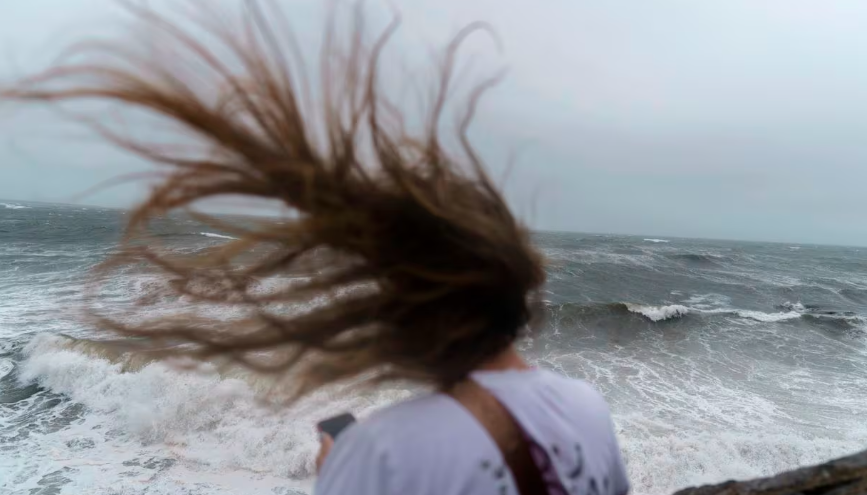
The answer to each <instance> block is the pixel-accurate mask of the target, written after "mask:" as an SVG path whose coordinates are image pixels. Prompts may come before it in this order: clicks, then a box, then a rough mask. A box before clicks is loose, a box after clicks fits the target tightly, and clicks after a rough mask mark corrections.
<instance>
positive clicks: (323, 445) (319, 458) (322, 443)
mask: <svg viewBox="0 0 867 495" xmlns="http://www.w3.org/2000/svg"><path fill="white" fill-rule="evenodd" d="M333 445H334V439H333V438H331V435H329V434H328V433H322V434H320V435H319V454H317V455H316V474H319V471H321V470H322V464H323V463H325V458H326V457H328V453H329V452H331V447H332V446H333Z"/></svg>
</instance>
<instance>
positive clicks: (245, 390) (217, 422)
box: [0, 334, 410, 495]
mask: <svg viewBox="0 0 867 495" xmlns="http://www.w3.org/2000/svg"><path fill="white" fill-rule="evenodd" d="M24 353H25V355H26V356H27V357H26V359H25V360H24V361H23V362H22V364H21V367H20V373H19V380H20V381H22V382H24V383H31V382H36V383H38V384H39V385H40V386H41V387H44V388H46V389H48V390H50V391H52V392H55V393H60V394H63V395H66V396H68V397H69V398H70V399H71V400H72V401H74V402H76V403H80V404H83V405H84V406H85V407H86V408H87V415H86V418H87V420H86V422H85V424H83V425H78V426H75V428H72V429H71V430H70V431H66V430H63V431H62V432H58V433H53V434H52V435H51V436H50V438H49V437H46V438H45V439H44V442H45V444H37V445H34V448H33V451H31V452H27V453H26V454H25V455H24V456H21V457H22V459H23V460H22V461H21V462H23V463H27V464H26V465H22V466H19V468H18V469H17V473H14V474H16V475H17V476H25V477H26V478H27V479H26V480H24V481H21V482H20V483H19V484H16V487H18V486H28V483H31V482H33V476H35V477H36V478H35V479H39V478H38V476H39V472H41V468H40V470H35V467H36V466H39V465H40V464H41V463H46V462H53V469H55V470H56V469H58V466H66V467H69V466H70V465H71V464H70V462H71V461H75V460H76V459H77V460H79V461H80V460H81V459H82V458H83V456H82V454H81V452H76V451H74V449H73V448H72V447H69V446H67V445H66V444H65V443H63V442H64V441H65V440H64V439H67V437H68V438H86V439H89V440H88V442H90V443H92V444H93V446H92V448H90V450H89V451H88V452H87V455H86V458H87V459H88V463H96V464H99V465H100V467H99V468H98V470H97V471H99V473H100V475H99V476H96V475H94V474H93V472H92V471H93V469H91V468H88V469H86V470H81V469H79V467H78V465H77V464H76V469H79V471H81V473H84V472H85V471H87V472H90V474H87V475H85V474H81V476H76V475H74V474H70V473H67V474H64V476H65V477H66V478H70V479H72V480H73V481H72V482H73V484H74V486H75V487H76V490H73V492H76V493H85V492H87V493H102V492H103V491H108V490H109V489H110V488H111V487H114V485H115V483H117V480H119V479H123V476H121V475H120V473H122V472H127V471H130V470H131V469H132V470H133V471H135V470H136V469H139V470H141V472H142V473H143V474H142V476H144V475H145V474H147V472H148V471H147V470H146V469H144V468H130V467H129V465H126V466H125V465H123V463H124V462H127V463H129V462H130V461H131V460H132V459H136V458H138V459H148V458H159V459H169V460H171V462H173V463H174V464H173V465H171V466H168V467H166V468H165V469H164V470H163V471H161V474H160V479H168V480H175V481H176V482H177V483H178V484H172V483H169V484H168V485H166V486H167V490H166V491H165V492H163V491H156V493H171V492H172V490H169V488H172V487H173V488H174V489H175V491H176V490H177V488H178V487H179V486H181V485H180V483H182V482H183V480H184V479H190V478H194V479H196V480H197V482H198V480H200V479H206V478H208V477H211V478H215V479H222V480H224V481H225V480H226V479H234V480H235V482H237V483H235V482H233V483H230V484H229V485H226V486H228V487H229V488H225V489H222V488H219V487H218V486H217V485H215V487H211V488H210V489H209V490H207V491H206V492H207V493H209V494H210V493H214V494H217V493H220V494H222V493H226V494H229V493H237V490H238V489H239V487H241V486H246V484H250V486H253V485H255V484H256V483H257V482H258V481H261V480H262V479H263V478H268V479H271V480H272V481H273V480H276V481H279V482H281V483H282V484H281V485H280V486H296V485H298V483H299V482H303V481H304V480H309V478H310V476H311V475H312V473H313V461H314V455H315V452H316V450H317V448H318V443H317V440H316V436H315V433H314V425H315V422H316V421H317V420H320V419H321V418H323V417H327V416H329V415H331V414H337V413H339V412H343V411H346V410H351V411H353V412H354V413H358V414H359V415H360V416H362V417H363V416H365V415H366V414H368V413H369V411H370V410H372V409H374V408H377V407H381V406H383V405H385V404H388V403H390V402H392V401H394V400H399V399H402V398H405V397H407V396H409V395H410V392H409V391H406V390H400V389H393V390H385V391H381V392H377V393H374V394H369V395H366V396H362V395H358V394H355V395H352V394H350V395H348V396H346V397H344V398H341V399H339V400H338V399H335V398H334V397H332V396H330V395H329V394H326V393H321V394H319V395H317V396H314V397H312V398H310V399H309V400H306V401H305V402H303V403H302V404H299V405H297V406H294V407H292V408H291V409H289V410H285V409H280V410H275V409H274V408H269V407H266V405H265V404H263V403H262V402H261V401H257V400H256V398H257V393H256V392H255V391H254V387H253V384H254V382H250V381H248V380H246V379H244V376H243V375H236V376H234V377H233V376H219V375H218V374H216V372H215V371H214V370H213V368H209V367H205V371H209V372H208V373H191V372H180V371H177V370H175V369H173V368H171V367H170V366H168V365H166V364H163V363H152V364H149V365H147V366H145V367H143V368H141V369H139V370H138V371H135V372H125V371H124V370H123V366H122V364H119V363H112V362H109V361H108V360H105V359H100V358H94V357H92V356H88V355H85V354H82V353H80V352H77V351H74V350H70V349H69V341H68V340H66V339H64V338H62V337H57V336H52V335H47V334H43V335H38V336H36V337H34V338H33V340H32V341H31V342H30V343H29V344H28V345H27V346H26V348H25V350H24ZM119 452H122V453H123V455H119ZM49 454H50V455H49ZM57 459H64V462H61V463H59V464H58V463H57V462H54V461H56V460H57ZM77 462H78V461H75V463H77ZM91 467H92V466H91ZM2 469H3V466H0V474H2ZM28 470H30V471H34V474H33V476H30V477H27V476H26V473H27V472H29V471H28ZM190 470H192V471H195V474H194V475H190V474H189V473H188V472H187V471H190ZM22 473H25V474H22ZM153 474H154V473H153V472H151V475H153ZM257 480H258V481H257ZM293 480H294V481H293ZM299 480H300V481H299ZM131 483H133V485H135V483H134V482H132V481H131ZM306 483H307V485H309V481H307V482H306ZM31 484H32V483H31ZM303 484H304V483H301V485H303ZM133 485H130V486H133ZM301 485H298V486H301ZM274 486H275V485H274V484H273V483H264V484H262V490H261V491H255V490H252V489H251V490H246V489H245V490H242V491H243V492H244V493H257V494H266V493H267V494H269V495H270V494H272V493H279V492H274V491H273V488H274ZM233 490H234V491H233ZM71 493H72V492H71Z"/></svg>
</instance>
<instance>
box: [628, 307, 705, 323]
mask: <svg viewBox="0 0 867 495" xmlns="http://www.w3.org/2000/svg"><path fill="white" fill-rule="evenodd" d="M624 304H625V306H626V309H628V310H629V312H630V313H638V314H640V315H642V316H644V317H646V318H647V319H648V320H650V321H654V322H656V321H662V320H669V319H672V318H680V317H681V316H684V315H687V314H689V308H687V307H686V306H681V305H680V304H672V305H670V306H644V305H641V304H630V303H624Z"/></svg>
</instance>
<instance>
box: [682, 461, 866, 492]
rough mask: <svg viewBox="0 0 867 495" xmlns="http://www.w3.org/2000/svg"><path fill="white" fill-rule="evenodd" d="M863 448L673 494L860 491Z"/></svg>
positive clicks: (862, 488) (863, 482) (863, 476)
mask: <svg viewBox="0 0 867 495" xmlns="http://www.w3.org/2000/svg"><path fill="white" fill-rule="evenodd" d="M864 494H867V450H865V451H864V452H861V453H859V454H854V455H851V456H848V457H842V458H840V459H834V460H833V461H828V462H826V463H823V464H819V465H816V466H809V467H804V468H800V469H795V470H794V471H786V472H784V473H780V474H777V475H775V476H770V477H767V478H759V479H754V480H748V481H726V482H724V483H720V484H718V485H706V486H701V487H695V488H685V489H683V490H679V491H678V492H676V493H675V494H674V495H864Z"/></svg>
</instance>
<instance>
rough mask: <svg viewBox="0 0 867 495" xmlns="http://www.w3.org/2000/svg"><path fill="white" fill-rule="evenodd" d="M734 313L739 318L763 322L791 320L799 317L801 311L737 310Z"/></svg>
mask: <svg viewBox="0 0 867 495" xmlns="http://www.w3.org/2000/svg"><path fill="white" fill-rule="evenodd" d="M735 313H736V314H737V315H738V316H740V317H741V318H749V319H751V320H756V321H761V322H764V323H772V322H775V321H785V320H793V319H795V318H800V317H801V313H798V312H797V311H788V312H785V313H763V312H761V311H749V310H738V311H735Z"/></svg>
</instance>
